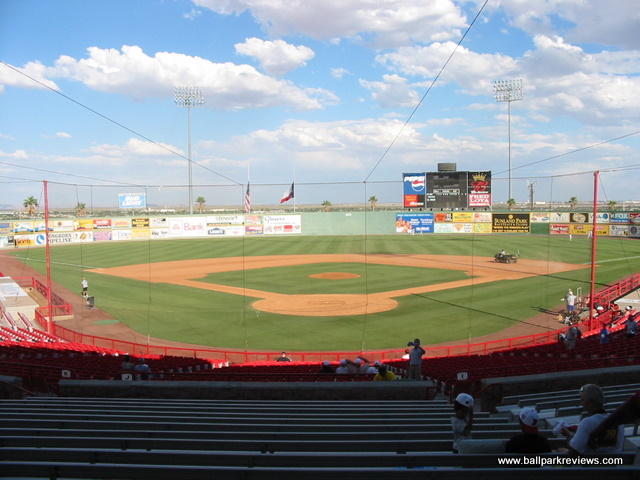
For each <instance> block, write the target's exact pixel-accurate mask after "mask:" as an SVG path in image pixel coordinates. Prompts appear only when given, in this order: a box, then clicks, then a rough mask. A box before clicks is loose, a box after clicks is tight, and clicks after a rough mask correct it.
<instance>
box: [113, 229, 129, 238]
mask: <svg viewBox="0 0 640 480" xmlns="http://www.w3.org/2000/svg"><path fill="white" fill-rule="evenodd" d="M111 240H131V230H113V231H112V232H111Z"/></svg>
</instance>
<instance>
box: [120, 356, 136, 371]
mask: <svg viewBox="0 0 640 480" xmlns="http://www.w3.org/2000/svg"><path fill="white" fill-rule="evenodd" d="M135 367H136V366H135V365H134V364H133V362H132V361H131V355H125V356H124V362H122V364H121V365H120V370H122V371H123V372H133V370H134V369H135Z"/></svg>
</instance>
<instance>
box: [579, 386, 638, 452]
mask: <svg viewBox="0 0 640 480" xmlns="http://www.w3.org/2000/svg"><path fill="white" fill-rule="evenodd" d="M639 418H640V390H638V391H637V392H636V393H634V394H633V395H631V396H630V397H629V398H627V400H626V401H625V402H624V403H623V404H622V405H620V406H619V407H618V409H617V410H616V411H615V412H613V413H612V414H611V415H609V416H608V417H607V418H605V419H604V420H603V421H602V422H601V423H600V425H598V426H597V427H596V428H594V429H593V431H592V432H591V433H590V434H589V440H588V442H587V443H588V446H589V448H590V449H592V450H597V449H598V447H600V446H601V445H604V444H607V443H609V442H610V439H611V438H613V435H614V433H613V429H614V428H615V427H618V426H619V425H622V424H625V423H634V422H635V421H637V419H639Z"/></svg>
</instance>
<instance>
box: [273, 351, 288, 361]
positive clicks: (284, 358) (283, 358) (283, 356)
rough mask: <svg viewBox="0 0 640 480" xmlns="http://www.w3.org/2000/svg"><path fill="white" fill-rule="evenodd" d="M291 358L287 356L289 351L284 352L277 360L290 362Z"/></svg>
mask: <svg viewBox="0 0 640 480" xmlns="http://www.w3.org/2000/svg"><path fill="white" fill-rule="evenodd" d="M290 361H291V359H290V358H289V357H287V352H282V353H281V354H280V356H279V357H278V358H277V359H276V362H290Z"/></svg>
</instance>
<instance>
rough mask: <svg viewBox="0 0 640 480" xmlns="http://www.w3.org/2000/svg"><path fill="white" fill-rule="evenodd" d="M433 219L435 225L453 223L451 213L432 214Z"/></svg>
mask: <svg viewBox="0 0 640 480" xmlns="http://www.w3.org/2000/svg"><path fill="white" fill-rule="evenodd" d="M434 218H435V220H436V223H439V222H453V213H451V212H446V213H440V212H438V213H435V214H434Z"/></svg>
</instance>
